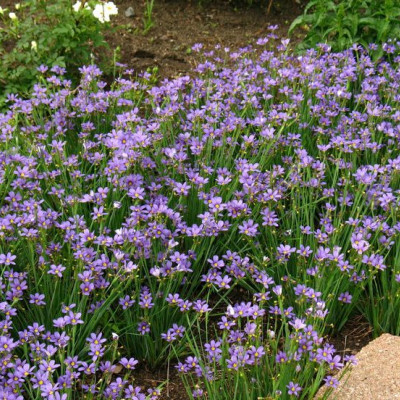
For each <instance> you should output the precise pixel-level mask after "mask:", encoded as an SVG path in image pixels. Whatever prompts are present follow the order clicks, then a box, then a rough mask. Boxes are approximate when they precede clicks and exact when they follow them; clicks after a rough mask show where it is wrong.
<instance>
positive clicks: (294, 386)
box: [286, 382, 302, 397]
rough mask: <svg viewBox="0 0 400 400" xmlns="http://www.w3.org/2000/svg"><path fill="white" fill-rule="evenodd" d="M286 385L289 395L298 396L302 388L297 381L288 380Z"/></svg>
mask: <svg viewBox="0 0 400 400" xmlns="http://www.w3.org/2000/svg"><path fill="white" fill-rule="evenodd" d="M286 387H287V388H288V394H289V396H295V397H299V395H300V392H301V391H302V388H301V387H300V385H299V384H298V383H294V382H289V384H288V385H287V386H286Z"/></svg>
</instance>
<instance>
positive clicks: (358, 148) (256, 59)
mask: <svg viewBox="0 0 400 400" xmlns="http://www.w3.org/2000/svg"><path fill="white" fill-rule="evenodd" d="M271 30H272V32H271V33H270V34H269V36H268V37H266V38H263V39H260V40H259V41H258V42H257V45H256V46H255V47H254V48H253V47H251V46H249V47H246V48H243V49H240V50H238V51H231V50H230V49H228V48H219V47H217V48H216V49H215V51H212V52H209V53H205V54H204V62H202V63H201V64H199V65H198V67H197V69H196V71H195V72H194V74H193V75H194V77H193V78H190V77H181V78H178V79H175V80H165V81H163V82H162V83H161V84H159V85H158V86H154V85H153V84H151V83H150V82H152V79H151V76H150V75H149V74H143V75H141V76H140V77H139V78H138V79H136V78H134V75H133V71H132V70H127V69H126V68H125V67H124V66H120V67H121V75H120V77H118V78H117V79H115V82H114V83H113V84H112V85H111V86H110V87H109V86H107V84H106V83H105V82H103V81H102V79H101V77H102V73H101V71H100V70H99V68H97V67H96V66H93V65H92V66H84V67H81V68H80V72H81V81H80V84H79V86H78V87H76V88H73V87H72V85H71V82H70V81H69V80H68V79H67V78H66V77H65V69H63V68H61V67H52V68H49V67H46V66H41V67H40V68H39V70H38V72H39V75H40V77H39V81H38V83H37V84H36V85H35V86H34V89H33V92H32V94H31V96H30V97H29V99H21V98H19V97H18V96H16V95H9V96H8V109H7V110H6V111H5V112H4V113H3V114H0V129H1V136H0V141H1V144H0V177H1V191H0V201H1V203H0V205H1V207H0V265H1V270H0V277H1V280H0V287H1V292H0V315H1V321H0V361H1V363H0V369H1V374H0V394H1V396H0V398H5V399H23V398H30V399H42V398H48V399H50V400H52V399H75V398H76V399H80V398H83V396H86V397H85V398H88V399H91V398H95V397H96V398H105V399H127V398H129V399H145V398H149V399H150V398H151V399H155V398H157V397H158V396H159V392H160V389H161V388H148V390H147V388H146V390H143V389H141V388H140V387H138V386H135V381H134V378H133V374H132V370H134V369H135V368H139V367H140V365H147V367H148V368H157V367H159V366H160V365H162V364H166V363H167V364H168V365H170V366H174V367H175V368H176V369H177V370H178V371H179V373H180V374H181V376H182V379H183V381H184V383H185V385H186V387H187V391H188V395H189V396H190V397H191V398H195V397H200V398H201V397H206V396H208V398H212V399H226V398H235V399H257V398H260V397H261V398H268V397H272V398H281V399H289V398H295V397H298V398H302V399H309V398H312V397H313V396H314V395H315V393H316V392H317V390H318V388H319V387H320V386H321V384H326V385H327V386H328V387H335V386H336V385H337V379H336V378H335V377H334V375H335V374H336V372H337V371H338V369H340V368H342V367H343V366H344V365H345V364H347V363H348V362H350V363H351V362H353V359H352V358H351V357H341V356H339V355H337V354H336V350H335V348H334V347H333V346H332V345H330V344H329V343H328V341H327V340H326V337H327V335H328V334H332V333H334V332H335V331H338V330H340V329H341V328H342V327H343V325H344V324H345V323H346V321H347V320H348V318H349V317H350V316H351V315H352V314H354V313H360V312H361V313H363V314H364V315H365V316H366V318H368V319H369V321H370V322H371V324H373V327H374V331H375V332H376V334H378V333H379V332H381V331H387V332H392V333H396V334H399V333H400V318H399V315H400V313H399V309H400V300H399V287H400V249H399V240H398V235H399V230H400V224H399V222H398V220H397V219H398V215H399V204H400V203H399V198H398V196H399V189H400V188H399V184H400V179H399V176H400V175H399V173H400V172H399V171H400V152H399V137H400V131H399V121H400V112H399V111H398V108H399V107H398V103H399V101H400V90H399V77H400V72H399V71H398V68H397V65H398V61H399V59H398V57H396V54H397V52H398V49H399V44H388V45H386V46H385V47H384V48H385V49H386V50H385V51H386V57H387V58H388V59H389V58H390V59H391V63H389V62H387V61H386V60H380V61H378V62H373V61H372V60H371V58H370V57H369V55H368V54H367V53H366V52H365V51H364V50H362V49H361V48H358V47H357V46H353V47H352V48H351V49H349V50H347V51H344V52H342V53H334V52H332V51H331V50H330V48H329V47H328V46H326V45H320V46H318V48H317V49H316V50H309V51H308V52H307V53H306V54H304V55H302V56H294V55H293V54H292V53H291V51H290V50H289V48H288V45H289V41H288V40H282V41H279V42H276V43H275V36H274V34H273V27H272V28H271ZM193 50H194V51H201V45H196V46H194V49H193ZM328 394H329V392H328V393H327V395H328Z"/></svg>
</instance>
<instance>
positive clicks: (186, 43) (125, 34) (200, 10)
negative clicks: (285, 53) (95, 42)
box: [107, 0, 305, 78]
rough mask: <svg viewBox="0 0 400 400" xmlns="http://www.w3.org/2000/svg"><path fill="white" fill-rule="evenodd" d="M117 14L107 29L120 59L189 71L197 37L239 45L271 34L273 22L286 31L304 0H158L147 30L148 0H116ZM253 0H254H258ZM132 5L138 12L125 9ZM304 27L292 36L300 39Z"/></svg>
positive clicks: (170, 73)
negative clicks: (235, 0) (246, 1)
mask: <svg viewBox="0 0 400 400" xmlns="http://www.w3.org/2000/svg"><path fill="white" fill-rule="evenodd" d="M115 3H116V4H117V6H118V9H119V14H118V16H116V17H115V18H114V19H113V25H114V27H116V30H115V31H114V32H112V33H109V34H108V35H107V40H108V42H109V43H110V45H111V47H112V48H116V47H117V46H119V47H120V49H121V50H120V52H119V59H120V62H122V63H124V64H127V66H128V67H129V68H133V69H135V70H136V72H140V71H144V70H146V69H147V68H149V67H157V68H158V73H159V76H160V77H162V78H164V77H175V76H179V75H181V74H186V73H188V71H190V69H191V68H192V67H193V65H195V63H196V56H197V55H196V54H194V53H192V52H191V47H192V46H193V45H194V44H195V43H202V44H203V45H204V48H205V49H207V50H211V49H213V48H214V46H215V45H217V44H221V45H222V46H224V47H231V48H240V47H243V46H245V45H247V44H249V43H252V42H254V40H255V39H258V38H259V37H263V36H265V35H266V34H267V32H268V31H267V27H268V26H269V25H278V29H277V31H276V33H277V34H278V35H279V36H284V37H285V36H287V31H288V28H289V26H290V24H291V22H292V21H293V20H294V19H295V18H296V17H297V16H298V15H300V14H301V13H302V11H303V7H304V3H305V2H304V1H302V2H300V0H272V1H269V0H268V1H265V2H263V3H261V4H260V3H257V4H254V5H253V6H243V1H242V2H241V5H238V6H235V4H234V3H232V1H228V0H216V1H209V2H205V1H203V4H202V5H201V2H200V1H199V0H155V2H154V8H153V12H152V17H151V19H152V21H153V23H154V25H153V26H152V28H150V30H149V31H148V32H147V33H144V21H143V19H144V15H145V8H146V7H145V6H146V1H145V0H115ZM254 3H255V2H254ZM129 7H132V9H133V11H134V15H133V16H131V17H127V16H126V15H125V12H126V11H127V10H128V8H129ZM300 37H301V32H300V33H297V34H295V35H293V36H292V38H291V39H292V41H295V42H297V41H299V38H300Z"/></svg>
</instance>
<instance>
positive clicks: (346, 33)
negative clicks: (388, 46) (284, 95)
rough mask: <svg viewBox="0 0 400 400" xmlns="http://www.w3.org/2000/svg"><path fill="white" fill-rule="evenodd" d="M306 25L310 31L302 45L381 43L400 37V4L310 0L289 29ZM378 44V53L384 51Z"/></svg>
mask: <svg viewBox="0 0 400 400" xmlns="http://www.w3.org/2000/svg"><path fill="white" fill-rule="evenodd" d="M300 26H303V27H305V28H307V30H308V33H307V36H306V38H305V40H304V42H303V44H302V45H301V46H300V48H305V47H307V48H310V47H314V46H315V45H316V44H317V43H328V44H329V45H331V46H332V48H333V50H335V51H340V50H343V49H345V48H348V47H350V46H351V45H352V44H353V43H358V44H361V45H363V46H364V47H365V48H368V46H369V45H370V44H375V45H382V44H383V43H385V42H387V41H388V40H389V39H398V38H400V4H399V2H398V1H397V0H311V1H309V3H308V4H307V6H306V8H305V10H304V14H303V15H301V16H299V17H297V18H296V19H295V20H294V21H293V23H292V25H291V26H290V29H289V32H292V31H293V30H294V29H296V28H298V27H300ZM382 53H383V52H382V48H381V47H379V48H378V52H377V56H380V55H382Z"/></svg>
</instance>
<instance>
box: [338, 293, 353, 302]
mask: <svg viewBox="0 0 400 400" xmlns="http://www.w3.org/2000/svg"><path fill="white" fill-rule="evenodd" d="M352 297H353V296H352V295H351V294H350V293H349V292H345V293H341V294H340V295H339V297H338V300H339V301H341V302H342V303H348V304H350V303H351V299H352Z"/></svg>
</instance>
